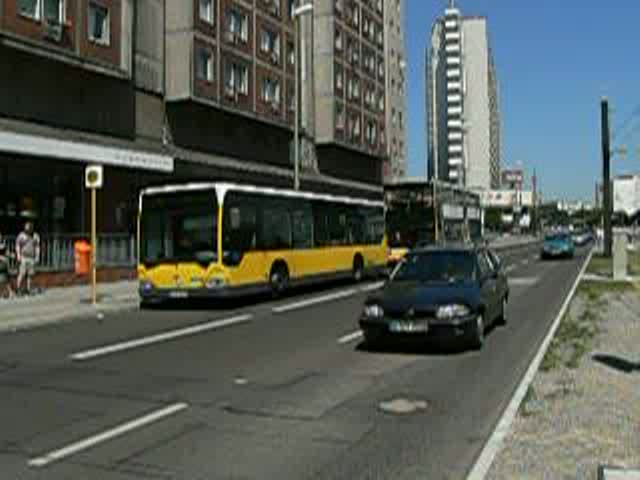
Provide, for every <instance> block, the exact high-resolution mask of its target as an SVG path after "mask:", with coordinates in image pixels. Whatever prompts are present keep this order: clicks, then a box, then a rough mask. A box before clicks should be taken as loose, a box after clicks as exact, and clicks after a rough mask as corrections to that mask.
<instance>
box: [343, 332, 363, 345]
mask: <svg viewBox="0 0 640 480" xmlns="http://www.w3.org/2000/svg"><path fill="white" fill-rule="evenodd" d="M359 338H362V330H358V331H357V332H353V333H350V334H348V335H345V336H344V337H340V338H339V339H338V343H340V344H342V345H344V344H345V343H350V342H353V341H354V340H358V339H359Z"/></svg>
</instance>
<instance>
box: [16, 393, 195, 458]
mask: <svg viewBox="0 0 640 480" xmlns="http://www.w3.org/2000/svg"><path fill="white" fill-rule="evenodd" d="M187 407H188V405H187V404H186V403H176V404H173V405H170V406H168V407H165V408H162V409H160V410H157V411H155V412H151V413H149V414H147V415H144V416H142V417H140V418H137V419H135V420H131V421H129V422H126V423H123V424H122V425H119V426H117V427H114V428H111V429H109V430H106V431H104V432H102V433H98V434H96V435H93V436H91V437H88V438H85V439H83V440H80V441H78V442H75V443H72V444H70V445H67V446H66V447H63V448H60V449H59V450H54V451H52V452H49V453H46V454H45V455H42V456H41V457H37V458H33V459H31V460H29V462H28V465H29V466H30V467H35V468H41V467H45V466H47V465H49V464H50V463H53V462H57V461H59V460H62V459H64V458H67V457H70V456H71V455H75V454H76V453H79V452H82V451H84V450H87V449H89V448H91V447H94V446H96V445H99V444H100V443H104V442H106V441H108V440H111V439H113V438H116V437H119V436H121V435H124V434H125V433H129V432H131V431H133V430H136V429H138V428H142V427H144V426H146V425H149V424H151V423H154V422H157V421H158V420H161V419H163V418H166V417H169V416H171V415H175V414H176V413H178V412H180V411H182V410H185V409H186V408H187Z"/></svg>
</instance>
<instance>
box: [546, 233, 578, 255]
mask: <svg viewBox="0 0 640 480" xmlns="http://www.w3.org/2000/svg"><path fill="white" fill-rule="evenodd" d="M574 255H575V245H574V243H573V239H572V238H571V234H569V233H552V234H549V235H547V236H546V237H545V238H544V243H543V244H542V252H541V253H540V256H541V258H542V259H547V258H557V257H561V258H573V256H574Z"/></svg>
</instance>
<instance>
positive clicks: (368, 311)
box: [364, 304, 384, 318]
mask: <svg viewBox="0 0 640 480" xmlns="http://www.w3.org/2000/svg"><path fill="white" fill-rule="evenodd" d="M364 316H365V317H368V318H382V317H384V310H383V308H382V307H381V306H380V305H377V304H371V305H365V306H364Z"/></svg>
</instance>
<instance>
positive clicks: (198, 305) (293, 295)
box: [140, 279, 376, 311]
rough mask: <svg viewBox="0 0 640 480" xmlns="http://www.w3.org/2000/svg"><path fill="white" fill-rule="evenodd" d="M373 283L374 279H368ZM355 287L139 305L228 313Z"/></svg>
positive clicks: (345, 283) (341, 283)
mask: <svg viewBox="0 0 640 480" xmlns="http://www.w3.org/2000/svg"><path fill="white" fill-rule="evenodd" d="M370 281H372V282H374V281H376V280H375V279H370ZM354 286H357V284H356V283H354V282H353V280H350V279H349V280H334V281H329V282H322V283H316V284H310V285H303V286H296V287H291V288H289V289H288V290H287V291H286V292H284V293H283V294H282V295H280V296H279V297H278V298H274V297H273V296H272V295H271V293H269V292H266V293H259V294H250V295H240V296H238V297H233V298H220V299H202V298H189V299H172V300H164V301H162V302H159V303H150V304H144V305H141V306H140V308H141V309H142V310H161V311H209V310H213V311H229V310H237V309H239V308H246V307H254V306H258V305H261V304H266V303H269V302H274V301H283V300H287V299H299V298H300V297H304V296H307V295H310V294H322V293H327V292H329V291H331V290H335V289H337V288H341V287H351V288H353V287H354Z"/></svg>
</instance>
